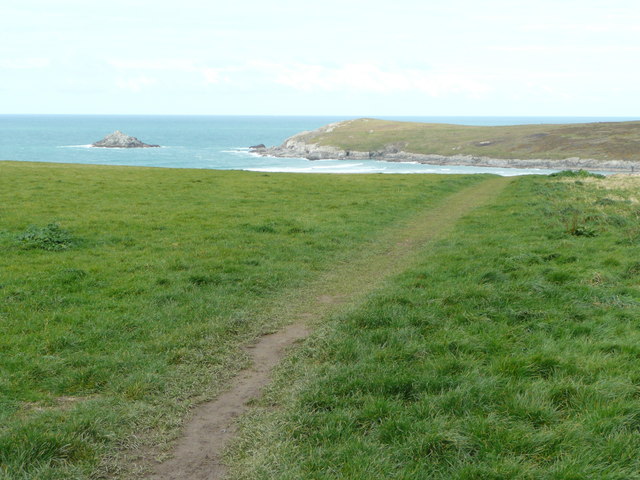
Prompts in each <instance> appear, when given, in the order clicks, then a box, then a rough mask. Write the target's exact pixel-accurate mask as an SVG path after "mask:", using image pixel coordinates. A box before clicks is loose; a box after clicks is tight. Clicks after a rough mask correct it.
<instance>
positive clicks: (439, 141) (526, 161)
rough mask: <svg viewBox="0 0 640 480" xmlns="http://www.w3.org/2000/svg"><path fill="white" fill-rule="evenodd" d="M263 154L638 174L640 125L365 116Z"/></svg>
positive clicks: (305, 134) (266, 149) (290, 140)
mask: <svg viewBox="0 0 640 480" xmlns="http://www.w3.org/2000/svg"><path fill="white" fill-rule="evenodd" d="M251 151H252V152H254V153H257V154H260V155H264V156H274V157H296V158H307V159H309V160H322V159H337V160H367V159H372V160H384V161H388V162H417V163H425V164H431V165H469V166H477V167H503V168H504V167H512V168H549V169H589V170H600V171H611V172H627V173H638V172H640V121H635V122H599V123H577V124H540V125H512V126H466V125H450V124H441V123H417V122H398V121H388V120H377V119H372V118H361V119H358V120H347V121H343V122H338V123H332V124H330V125H326V126H324V127H321V128H319V129H317V130H313V131H311V132H302V133H299V134H296V135H294V136H292V137H290V138H288V139H286V140H285V141H284V143H283V144H282V145H280V146H277V147H265V146H263V145H256V146H254V147H251Z"/></svg>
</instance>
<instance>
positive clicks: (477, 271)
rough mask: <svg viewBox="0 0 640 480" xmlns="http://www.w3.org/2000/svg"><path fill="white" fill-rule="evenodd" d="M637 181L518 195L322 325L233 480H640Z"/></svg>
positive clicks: (245, 437) (283, 376)
mask: <svg viewBox="0 0 640 480" xmlns="http://www.w3.org/2000/svg"><path fill="white" fill-rule="evenodd" d="M638 192H640V179H639V178H638V177H635V178H626V179H625V178H623V177H611V178H607V179H602V178H595V177H591V176H585V175H580V174H578V175H573V176H570V175H561V176H556V177H520V178H519V179H517V180H515V181H514V182H512V183H511V184H510V186H509V187H508V188H507V190H505V191H504V192H503V193H502V194H501V196H500V198H499V201H498V202H496V203H494V204H493V205H492V206H488V207H484V208H482V209H480V210H477V211H475V212H474V214H473V215H471V216H468V217H467V218H466V219H465V220H463V221H461V222H460V223H459V224H458V227H457V229H456V230H455V231H454V232H453V233H452V234H451V235H449V236H448V237H447V238H446V239H444V240H442V241H440V242H439V243H438V244H437V245H435V246H434V245H431V246H430V247H429V248H428V249H426V250H425V251H423V253H422V258H421V261H420V262H418V263H416V264H415V265H414V266H413V267H412V268H410V269H409V270H407V271H406V272H405V273H403V274H401V275H399V276H397V277H396V278H395V280H394V281H393V282H392V284H390V285H389V286H388V287H386V288H384V289H382V290H381V291H378V292H377V293H375V294H372V295H370V296H369V297H368V298H367V299H366V301H364V302H362V303H361V304H360V305H358V306H355V307H353V308H351V309H350V310H349V311H346V312H343V313H341V314H339V315H335V316H333V317H332V318H331V319H330V320H329V321H325V322H323V323H322V324H320V325H318V329H317V331H316V333H315V334H314V335H313V336H312V337H311V338H310V339H309V340H308V341H307V342H306V343H305V345H304V346H303V347H302V348H300V349H299V350H297V351H296V352H295V353H294V354H293V355H292V356H290V357H289V358H288V360H287V361H286V362H285V363H284V364H283V365H282V366H281V367H280V368H279V371H278V374H277V378H276V380H275V383H274V384H273V385H272V387H271V388H270V390H269V392H268V393H267V395H266V396H265V398H264V399H263V400H262V401H261V402H260V404H259V405H258V406H256V407H255V409H254V411H253V413H252V414H251V415H249V416H248V417H247V418H246V419H245V420H244V422H243V433H242V436H241V438H240V439H239V440H238V441H237V442H236V444H235V446H234V448H232V449H231V451H230V452H229V455H228V460H229V462H231V464H232V465H233V473H234V475H233V476H232V478H240V479H252V480H255V479H274V478H278V479H291V480H293V479H372V478H390V479H406V480H409V479H411V480H416V479H425V480H426V479H430V480H436V479H442V480H444V479H447V480H450V479H458V480H462V479H465V480H471V479H474V480H476V479H477V480H488V479H489V480H490V479H495V480H497V479H505V480H507V479H531V480H534V479H536V480H538V479H554V480H578V479H608V480H622V479H625V480H629V479H638V478H640V455H638V452H640V363H639V358H640V323H638V319H639V318H640V194H639V193H638Z"/></svg>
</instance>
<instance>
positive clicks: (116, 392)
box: [0, 162, 481, 479]
mask: <svg viewBox="0 0 640 480" xmlns="http://www.w3.org/2000/svg"><path fill="white" fill-rule="evenodd" d="M480 180H481V178H480V177H472V176H468V177H460V176H459V177H443V176H380V175H374V176H358V175H355V176H346V175H345V176H324V175H318V176H308V175H270V174H259V173H248V172H215V171H206V170H168V169H145V168H132V167H99V166H73V165H55V164H35V163H13V162H0V252H1V253H0V478H5V477H6V478H24V479H26V478H38V479H54V478H64V479H68V478H86V477H88V476H89V475H91V473H92V472H94V471H95V470H96V468H99V470H100V471H102V472H106V473H107V474H108V476H109V477H112V476H117V475H118V474H119V471H118V470H117V469H115V465H116V464H115V463H114V462H113V455H114V454H115V453H116V452H117V451H118V450H119V449H122V448H124V449H126V448H129V447H135V446H138V445H140V444H149V443H154V442H160V443H162V442H164V441H166V439H167V438H168V437H170V436H171V435H172V434H175V428H176V427H177V426H178V425H179V423H180V421H181V418H182V416H183V415H184V414H185V412H186V408H187V407H188V405H189V404H191V403H193V402H194V401H198V400H201V399H203V398H210V397H211V396H212V395H213V394H214V393H215V392H216V390H217V389H219V388H220V386H221V384H223V382H224V381H225V379H227V378H228V376H229V375H230V373H232V372H233V371H235V370H236V369H238V368H240V367H241V366H242V365H243V362H244V361H245V359H244V357H243V356H242V355H241V354H240V353H239V351H238V350H237V348H236V347H237V345H238V343H239V342H242V341H243V340H246V339H247V338H251V337H252V336H255V335H257V334H259V333H261V332H264V331H265V330H267V329H269V328H272V327H273V325H274V324H275V323H277V321H278V320H277V319H274V318H270V317H269V315H268V314H265V313H264V312H265V311H268V308H266V307H267V306H268V305H270V304H272V303H276V302H278V299H279V298H283V297H285V298H295V297H296V296H299V297H304V295H305V285H307V284H308V282H309V281H311V280H313V279H314V278H315V277H317V276H318V275H319V274H320V273H321V272H323V271H326V270H328V269H330V268H331V266H332V265H333V264H334V263H335V262H345V261H348V260H349V258H350V256H351V255H352V254H353V252H355V251H363V250H367V248H368V245H370V244H371V243H372V242H375V241H377V235H378V232H380V231H382V230H383V229H384V228H389V227H391V226H393V225H395V224H396V222H402V221H403V220H404V219H406V218H408V217H411V216H412V215H413V214H414V213H415V212H418V211H422V210H423V209H424V208H426V207H428V206H429V205H432V204H433V203H434V202H437V201H439V200H440V199H441V198H443V196H445V195H447V194H449V193H451V192H454V191H456V190H458V189H460V188H462V187H465V186H468V185H471V184H474V183H476V182H478V181H480ZM51 222H58V223H59V224H60V226H61V228H62V229H63V230H66V231H67V232H68V233H69V235H70V236H71V240H72V241H71V243H70V244H69V248H68V249H65V250H61V251H47V250H43V249H39V248H33V249H29V248H26V247H27V246H28V245H27V244H23V243H22V242H21V241H20V240H19V238H20V236H21V235H22V234H23V233H24V232H25V231H27V230H28V229H29V225H36V226H38V228H40V229H41V230H42V227H43V226H45V225H47V224H49V223H51ZM54 233H55V232H54ZM100 462H102V465H100Z"/></svg>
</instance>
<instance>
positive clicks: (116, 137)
mask: <svg viewBox="0 0 640 480" xmlns="http://www.w3.org/2000/svg"><path fill="white" fill-rule="evenodd" d="M91 146H92V147H98V148H157V147H160V145H149V144H147V143H143V142H141V141H140V140H138V139H137V138H136V137H130V136H129V135H126V134H124V133H122V132H121V131H120V130H116V131H115V132H113V133H110V134H109V135H107V136H106V137H104V138H103V139H102V140H100V141H98V142H96V143H93V144H92V145H91Z"/></svg>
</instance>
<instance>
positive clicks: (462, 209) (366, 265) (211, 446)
mask: <svg viewBox="0 0 640 480" xmlns="http://www.w3.org/2000/svg"><path fill="white" fill-rule="evenodd" d="M509 181H510V179H509V178H503V177H502V178H491V179H489V180H486V181H484V182H481V183H478V184H476V185H473V186H471V187H469V188H466V189H464V190H462V191H459V192H457V193H454V194H452V195H450V196H448V197H446V198H444V199H443V200H442V202H441V203H440V204H438V205H436V206H435V207H433V208H431V209H429V210H427V211H425V212H422V213H420V214H419V215H417V216H415V217H413V218H412V219H410V220H409V221H408V222H406V223H404V224H402V225H400V226H398V225H395V226H394V227H393V228H390V229H389V230H388V231H386V232H385V233H384V234H383V235H382V236H381V237H380V239H379V241H377V242H376V243H375V245H373V246H371V247H368V248H367V249H366V251H363V252H361V254H360V255H357V256H356V257H355V258H353V259H352V260H350V261H349V262H348V263H342V264H338V265H336V267H335V268H334V270H333V271H331V272H330V273H327V274H325V275H324V276H323V277H322V278H321V279H319V280H318V281H316V282H315V283H313V284H312V285H311V286H307V287H306V288H305V294H304V295H300V294H299V293H298V295H295V294H292V295H291V298H285V299H283V301H282V302H280V303H279V304H278V305H276V306H274V307H273V308H272V310H271V311H270V312H269V313H270V315H274V316H277V317H276V318H280V319H281V320H282V323H283V324H288V326H286V327H285V328H283V329H282V330H280V331H279V332H277V333H274V334H271V335H265V336H263V337H261V338H260V339H259V340H258V341H257V342H256V343H255V344H253V345H250V346H248V347H246V349H247V352H249V354H250V357H251V360H252V366H251V367H250V368H248V369H246V370H243V371H241V372H240V373H239V374H238V375H237V376H236V377H235V378H234V380H233V381H232V383H231V385H230V386H229V389H228V390H227V391H225V392H224V393H222V394H221V395H220V396H218V398H216V399H215V400H213V401H211V402H208V403H204V404H202V405H200V406H199V407H197V408H196V409H195V411H194V413H193V415H192V417H191V419H190V420H189V422H188V423H187V424H186V426H185V428H184V431H183V435H182V436H181V438H180V439H179V440H178V441H177V443H176V445H175V448H174V451H173V453H172V457H171V458H170V459H169V460H167V461H165V462H163V463H160V464H157V465H156V466H155V468H154V472H153V474H152V475H151V476H150V477H149V478H151V479H153V480H174V479H189V480H205V479H206V480H215V479H221V478H224V476H225V473H226V469H225V467H224V465H223V464H222V463H221V460H220V458H221V454H222V452H223V450H224V448H225V447H226V445H227V444H228V442H229V440H230V439H231V438H233V436H234V435H235V433H236V425H235V419H236V418H237V417H238V416H239V415H241V414H242V413H243V412H244V411H246V410H247V409H248V408H249V406H248V404H249V402H250V401H251V400H252V399H255V398H257V397H258V396H259V395H260V392H261V390H262V388H263V387H264V386H265V385H266V384H267V383H268V382H269V378H270V373H271V371H272V369H273V368H274V367H275V366H276V365H277V364H278V363H279V361H280V360H281V358H282V357H283V355H284V354H285V352H286V350H287V348H288V347H290V346H291V345H293V344H294V343H295V342H297V341H299V340H302V339H304V338H305V337H306V336H307V335H308V334H309V331H310V327H309V325H311V324H312V323H313V321H317V320H318V319H320V318H322V317H323V316H325V315H327V314H328V313H330V312H332V311H334V310H337V309H338V308H342V307H344V306H345V305H352V304H354V303H356V302H357V301H358V300H360V299H362V298H363V297H364V296H365V295H367V294H369V293H371V292H372V291H373V290H374V289H376V288H379V287H380V286H381V284H382V282H383V281H384V280H385V279H386V278H389V277H391V276H393V275H396V274H398V273H401V272H402V271H403V270H405V269H406V268H407V267H408V266H409V265H411V263H412V261H413V260H414V258H415V255H416V254H417V253H418V252H419V251H420V249H421V248H423V247H424V246H425V244H426V243H428V242H430V241H433V240H434V239H437V238H441V237H442V236H443V235H444V234H446V233H447V232H448V231H449V230H450V229H451V228H452V227H453V226H454V225H455V223H456V222H457V221H458V220H459V219H460V218H461V217H463V216H465V215H467V214H469V213H470V212H471V211H472V210H473V209H474V208H476V207H478V206H481V205H485V204H487V203H490V202H491V201H492V200H494V199H495V198H496V197H497V196H498V195H499V193H500V192H501V191H502V190H503V189H504V187H505V186H506V185H507V184H508V183H509Z"/></svg>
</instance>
